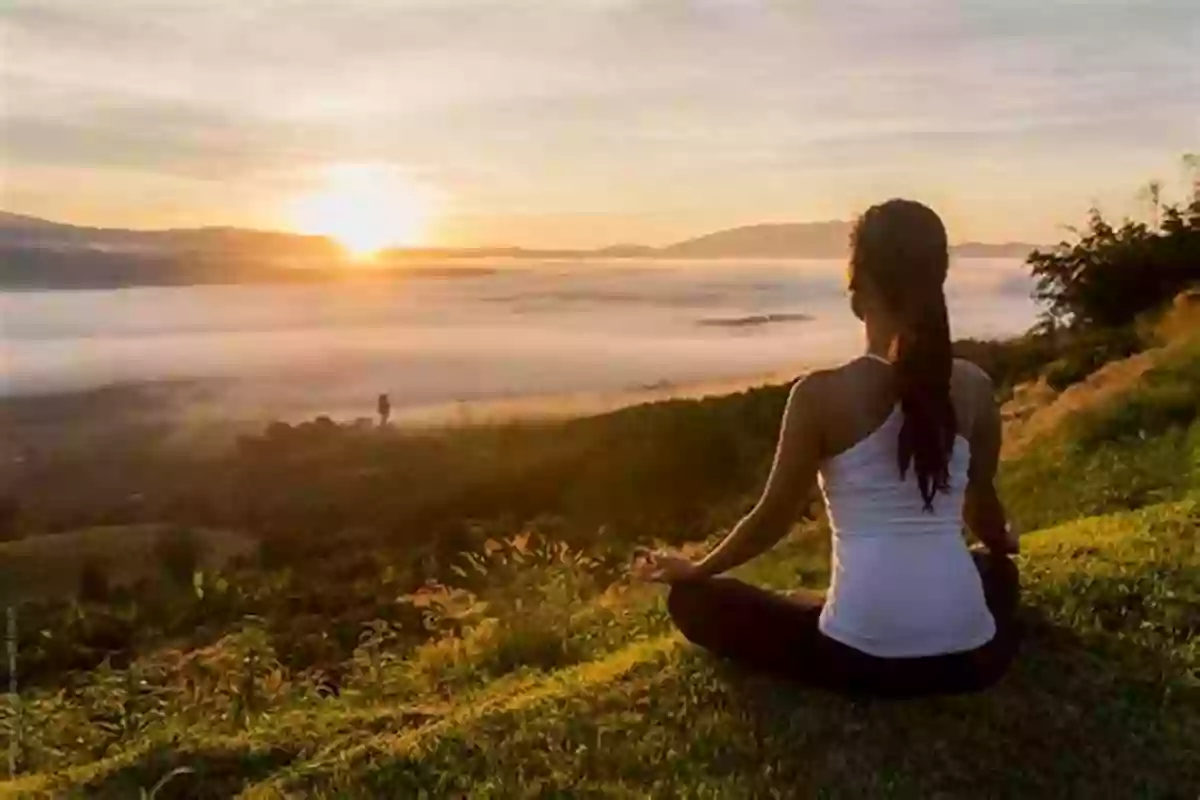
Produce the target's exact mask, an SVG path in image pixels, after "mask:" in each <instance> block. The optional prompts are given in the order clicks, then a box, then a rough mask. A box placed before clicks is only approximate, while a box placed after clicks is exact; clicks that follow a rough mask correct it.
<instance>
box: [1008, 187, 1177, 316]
mask: <svg viewBox="0 0 1200 800" xmlns="http://www.w3.org/2000/svg"><path fill="white" fill-rule="evenodd" d="M1156 202H1157V199H1156ZM1156 217H1157V219H1156V222H1155V224H1154V225H1146V224H1145V223H1142V222H1133V221H1131V220H1126V221H1125V222H1124V223H1123V224H1122V225H1121V226H1120V227H1119V228H1114V227H1113V226H1112V225H1110V224H1109V223H1108V222H1107V221H1106V220H1105V219H1104V217H1103V216H1102V215H1101V214H1100V212H1099V211H1098V210H1096V209H1093V210H1092V212H1091V215H1090V216H1089V218H1088V225H1087V228H1086V230H1085V231H1083V232H1079V233H1078V236H1079V240H1078V241H1077V242H1075V243H1074V244H1071V243H1069V242H1063V243H1061V244H1060V245H1059V246H1058V247H1056V248H1054V249H1052V250H1049V251H1041V250H1036V251H1034V252H1033V253H1031V254H1030V256H1029V258H1028V261H1027V263H1028V264H1029V267H1030V271H1031V272H1032V273H1033V277H1034V278H1035V279H1036V280H1037V288H1036V289H1035V292H1034V295H1035V297H1037V299H1038V300H1040V301H1042V302H1043V303H1044V304H1045V306H1046V312H1045V315H1044V320H1045V322H1047V323H1048V324H1049V325H1050V326H1055V327H1057V326H1062V325H1069V326H1073V327H1081V328H1086V327H1117V326H1120V325H1125V324H1128V323H1130V322H1132V321H1133V320H1134V319H1135V318H1136V317H1137V316H1138V315H1139V314H1141V313H1143V312H1145V311H1150V310H1154V309H1157V308H1161V307H1162V306H1164V305H1166V304H1167V303H1169V302H1171V300H1172V299H1173V298H1174V297H1175V295H1177V294H1178V293H1179V292H1181V291H1184V290H1185V289H1188V288H1190V287H1193V286H1197V285H1200V198H1194V199H1193V200H1192V201H1191V203H1190V204H1188V205H1187V206H1178V205H1169V206H1163V207H1161V213H1160V214H1158V215H1156Z"/></svg>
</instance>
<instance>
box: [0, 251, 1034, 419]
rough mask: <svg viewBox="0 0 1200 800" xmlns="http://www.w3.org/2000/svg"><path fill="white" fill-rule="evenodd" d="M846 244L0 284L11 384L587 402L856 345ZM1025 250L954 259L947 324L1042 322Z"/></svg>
mask: <svg viewBox="0 0 1200 800" xmlns="http://www.w3.org/2000/svg"><path fill="white" fill-rule="evenodd" d="M844 287H845V265H844V263H843V262H840V261H761V262H745V261H721V262H699V263H698V262H686V263H685V262H662V261H654V262H631V261H622V262H615V263H614V262H608V263H604V262H570V263H566V262H563V263H545V262H543V263H536V264H535V263H516V262H509V263H507V264H504V265H502V266H497V269H496V270H495V271H494V272H492V273H490V274H478V273H476V272H471V273H464V275H463V276H460V277H445V276H439V277H411V278H405V279H397V280H391V281H383V280H380V281H364V282H347V283H328V284H320V285H311V284H308V285H289V286H244V285H243V286H203V287H185V288H131V289H119V290H107V291H72V292H21V293H5V294H0V325H2V326H3V329H2V331H0V333H2V336H3V340H4V359H5V369H4V378H3V381H4V382H3V384H2V385H0V393H3V394H4V395H28V394H40V393H48V392H64V391H73V390H80V389H88V388H95V387H100V386H106V385H111V384H123V383H144V382H155V381H163V380H175V379H191V380H201V381H212V384H211V386H210V391H208V392H206V395H205V396H206V397H207V398H208V399H207V401H206V402H208V403H209V404H210V406H211V408H210V409H209V410H210V411H212V412H213V413H220V414H224V415H228V416H233V417H238V418H244V419H249V418H254V419H257V418H285V419H298V418H304V417H311V416H313V415H316V414H330V415H332V416H334V417H337V418H353V417H360V416H370V415H371V414H372V413H373V410H374V404H375V397H376V395H378V394H379V393H380V392H388V393H389V394H390V396H391V400H392V403H393V406H394V407H395V409H396V414H397V416H398V417H401V418H403V417H412V418H416V417H419V416H422V415H426V416H427V415H430V414H434V415H436V414H443V413H445V412H446V410H447V409H451V410H456V413H462V410H463V409H464V408H471V409H484V408H489V407H491V408H522V409H525V410H528V409H530V408H533V407H534V406H536V405H538V404H546V405H547V406H548V405H551V404H552V402H553V401H551V400H550V398H562V399H563V402H569V403H575V404H583V405H586V404H587V403H586V401H585V400H584V398H593V399H596V398H604V397H617V396H623V395H628V394H630V393H634V394H637V393H639V392H647V391H653V392H657V393H660V394H661V393H687V392H689V391H694V390H695V387H696V386H697V385H707V384H713V383H728V382H733V383H743V384H745V383H752V382H755V381H756V380H760V379H762V378H763V376H768V375H771V376H779V375H790V374H796V373H798V372H799V371H801V370H803V369H805V368H808V367H812V366H817V365H822V364H827V363H830V362H833V361H836V360H838V359H840V358H844V357H847V356H849V355H852V354H854V353H855V352H858V351H860V349H861V348H862V335H861V331H860V326H859V323H858V322H857V320H856V319H855V318H854V317H853V316H852V315H851V314H850V312H849V309H848V307H847V303H846V297H845V288H844ZM1030 289H1031V283H1030V280H1029V278H1028V275H1027V272H1026V270H1025V268H1024V267H1023V265H1022V264H1021V263H1020V262H1018V261H1014V260H1005V259H963V260H960V261H958V262H957V263H955V265H954V267H953V268H952V271H951V278H950V281H949V284H948V289H947V296H948V299H949V303H950V307H951V316H952V325H953V329H954V335H955V336H956V337H963V336H998V335H1006V334H1012V333H1018V332H1021V331H1023V330H1025V329H1027V328H1028V327H1029V326H1030V325H1031V324H1032V323H1033V321H1034V318H1035V315H1036V308H1035V306H1034V304H1033V302H1032V301H1031V300H1030V297H1029V294H1030Z"/></svg>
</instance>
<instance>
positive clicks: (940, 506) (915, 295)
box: [637, 200, 1018, 696]
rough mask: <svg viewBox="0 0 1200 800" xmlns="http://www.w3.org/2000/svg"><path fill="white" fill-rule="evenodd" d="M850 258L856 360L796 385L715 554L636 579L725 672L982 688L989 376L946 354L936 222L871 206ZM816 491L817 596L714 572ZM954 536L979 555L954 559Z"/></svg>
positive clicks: (911, 691) (1003, 658)
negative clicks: (765, 474)
mask: <svg viewBox="0 0 1200 800" xmlns="http://www.w3.org/2000/svg"><path fill="white" fill-rule="evenodd" d="M852 245H853V251H852V256H851V268H850V304H851V308H852V309H853V311H854V313H855V315H856V316H858V318H859V319H861V320H862V322H863V323H864V325H865V327H866V338H867V343H868V347H867V353H866V355H864V356H862V357H860V358H857V359H855V360H853V361H850V362H849V363H847V364H844V365H843V366H840V367H838V368H836V369H831V370H826V371H819V372H814V373H812V374H810V375H808V376H807V377H805V378H803V379H801V380H800V381H798V382H797V383H796V384H795V386H794V387H793V388H792V390H791V394H790V396H789V398H788V403H787V408H786V410H785V412H784V418H783V424H782V428H781V432H780V435H779V444H778V447H777V450H776V453H775V461H774V465H773V467H772V469H771V474H770V478H769V479H768V481H767V486H766V489H765V491H764V493H763V496H762V499H761V500H760V501H759V502H758V504H757V505H756V506H755V508H754V509H753V510H752V511H751V512H750V513H749V514H748V515H747V516H746V517H745V518H744V519H743V520H742V521H741V522H740V523H739V524H738V525H737V526H736V527H735V528H734V529H733V531H732V532H730V533H729V535H728V536H727V537H726V538H725V540H724V541H722V542H721V543H720V544H719V545H718V546H717V547H716V548H715V549H713V550H712V551H711V552H710V553H709V554H708V555H707V556H705V557H704V558H702V559H700V560H699V561H695V562H693V561H691V560H689V559H686V558H683V557H682V556H679V555H672V554H668V553H662V554H657V555H655V556H652V557H651V558H650V560H649V561H647V562H645V563H643V564H641V565H639V567H638V569H637V572H638V573H639V574H640V575H641V577H644V578H647V579H651V580H661V581H665V582H667V583H669V584H671V589H670V595H669V599H668V608H669V610H670V613H671V617H672V619H673V620H674V621H675V624H676V625H678V626H679V629H680V630H681V631H682V632H683V635H684V636H686V637H687V638H688V639H689V640H691V641H692V642H693V643H695V644H697V645H699V646H701V647H704V648H707V649H708V650H710V651H712V652H713V653H716V654H717V655H719V656H722V657H724V658H727V659H730V660H731V661H733V662H735V663H738V664H742V665H745V666H747V667H750V668H753V669H756V670H763V671H768V672H771V673H774V674H777V675H780V676H784V677H787V678H791V679H795V680H799V681H804V682H808V683H815V684H820V685H823V686H827V687H829V688H833V689H837V690H843V691H849V692H856V693H869V694H876V695H889V696H897V695H915V694H929V693H941V692H962V691H971V690H977V689H981V688H984V687H986V686H988V685H990V684H992V683H994V682H995V681H996V680H997V679H999V678H1000V676H1001V675H1002V674H1003V673H1004V672H1005V670H1006V669H1007V667H1008V665H1009V664H1010V663H1011V661H1012V659H1013V656H1014V654H1015V652H1016V642H1017V637H1016V635H1015V624H1014V613H1015V610H1016V605H1017V593H1018V578H1017V569H1016V567H1015V566H1014V565H1013V562H1012V561H1010V560H1009V558H1008V554H1010V553H1014V552H1016V550H1017V540H1016V537H1015V536H1014V535H1012V534H1011V533H1010V531H1009V528H1008V525H1007V524H1006V520H1005V514H1004V508H1003V506H1002V505H1001V503H1000V500H999V498H998V497H997V495H996V490H995V487H994V485H993V480H994V477H995V474H996V465H997V461H998V458H999V452H1000V414H999V410H998V409H997V406H996V402H995V400H994V397H993V394H992V385H991V381H990V380H989V378H988V377H987V375H986V374H985V373H984V372H983V371H982V370H980V369H979V368H978V367H976V366H974V365H973V364H971V363H969V362H966V361H961V360H955V359H954V358H953V356H952V354H951V347H950V330H949V321H948V318H947V317H948V315H947V311H946V301H945V295H944V290H943V284H944V283H945V280H946V272H947V269H948V266H949V256H948V249H947V239H946V231H945V228H944V227H943V225H942V221H941V220H940V219H939V218H938V216H937V215H936V214H935V213H934V212H933V211H931V210H930V209H929V208H927V207H926V206H924V205H921V204H919V203H915V202H912V201H907V200H891V201H889V202H886V203H883V204H882V205H878V206H875V207H873V208H871V209H870V210H868V211H867V212H866V213H865V214H864V215H863V216H862V217H861V219H860V220H859V221H858V223H857V225H856V227H855V229H854V234H853V237H852ZM814 483H819V485H820V488H821V492H822V494H823V496H824V499H825V504H826V507H827V510H828V516H829V522H830V526H831V528H832V532H833V558H832V569H831V580H830V586H829V591H828V593H827V595H826V596H822V595H820V594H818V593H808V592H803V591H800V592H795V593H792V594H790V595H781V594H777V593H774V592H771V591H768V590H765V589H760V588H756V587H753V586H749V585H747V584H745V583H742V582H740V581H738V580H735V579H733V578H728V577H716V576H718V575H720V574H721V573H723V572H726V571H727V570H730V569H732V568H734V567H737V566H738V565H740V564H743V563H745V562H746V561H749V560H750V559H752V558H754V557H755V556H758V555H760V554H762V553H764V552H766V551H767V550H769V549H770V548H771V547H772V546H773V545H774V544H775V543H776V542H778V541H779V540H780V539H781V538H782V537H783V536H784V535H785V534H786V533H787V531H788V529H789V527H790V526H791V524H792V522H793V521H794V519H795V517H796V515H797V513H798V511H799V509H800V507H801V505H802V504H803V503H804V502H805V501H806V500H807V499H808V498H809V497H810V493H811V490H812V488H813V484H814ZM964 525H965V526H966V527H969V528H970V529H971V531H972V532H973V533H974V534H975V536H976V537H977V538H978V539H979V540H980V541H981V542H983V544H984V545H985V546H986V548H987V551H986V552H978V553H972V552H971V551H970V550H969V549H968V547H967V544H966V541H965V539H964V537H963V528H964Z"/></svg>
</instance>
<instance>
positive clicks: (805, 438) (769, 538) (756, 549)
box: [695, 375, 821, 577]
mask: <svg viewBox="0 0 1200 800" xmlns="http://www.w3.org/2000/svg"><path fill="white" fill-rule="evenodd" d="M818 380H819V377H818V376H816V375H810V376H808V377H806V378H802V379H801V380H799V381H797V382H796V384H795V385H794V386H793V387H792V391H791V394H789V395H788V402H787V408H786V409H785V410H784V412H783V423H782V425H781V426H780V431H779V443H778V445H777V446H776V449H775V461H774V463H773V464H772V466H771V474H770V477H769V478H767V486H766V489H764V490H763V494H762V497H761V498H760V499H759V501H758V503H757V505H755V506H754V508H753V509H752V510H751V511H750V513H749V514H747V515H746V516H745V517H744V518H743V519H742V521H741V522H739V523H738V524H737V525H736V526H735V527H734V529H733V530H732V531H730V532H729V535H728V536H726V537H725V539H724V540H723V541H722V542H721V543H720V544H719V545H717V546H716V547H715V548H714V549H713V550H712V552H710V553H709V554H708V555H707V556H705V557H704V558H703V559H701V560H700V561H699V562H698V563H697V564H696V575H695V577H707V576H711V575H718V574H720V573H722V572H726V571H727V570H731V569H733V568H734V567H737V566H739V565H741V564H744V563H746V562H747V561H749V560H750V559H752V558H754V557H755V556H758V555H761V554H762V553H765V552H766V551H767V550H770V549H771V547H773V546H774V545H775V543H776V542H778V541H779V540H780V539H782V538H783V537H784V535H785V534H787V532H788V530H789V529H790V527H791V525H792V523H793V522H794V521H795V519H796V516H797V514H798V512H799V510H800V507H801V505H802V503H803V502H804V501H805V500H807V499H808V497H809V495H810V493H811V491H812V486H813V483H814V482H815V481H816V477H817V466H818V464H819V462H820V453H821V448H820V425H819V423H818V422H817V420H816V409H817V408H819V399H818V398H817V397H816V394H817V392H816V383H817V381H818Z"/></svg>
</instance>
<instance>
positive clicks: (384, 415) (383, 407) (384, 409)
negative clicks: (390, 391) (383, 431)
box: [376, 392, 392, 428]
mask: <svg viewBox="0 0 1200 800" xmlns="http://www.w3.org/2000/svg"><path fill="white" fill-rule="evenodd" d="M376 409H377V410H378V411H379V427H381V428H383V427H386V426H387V424H388V417H390V416H391V415H392V401H391V399H389V398H388V396H387V393H386V392H384V393H383V394H381V395H379V401H378V402H377V403H376Z"/></svg>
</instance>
